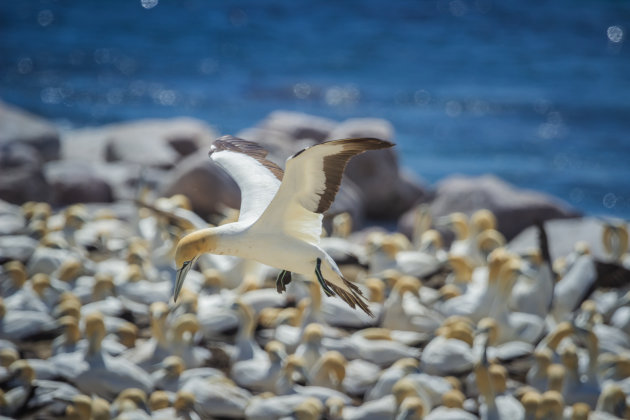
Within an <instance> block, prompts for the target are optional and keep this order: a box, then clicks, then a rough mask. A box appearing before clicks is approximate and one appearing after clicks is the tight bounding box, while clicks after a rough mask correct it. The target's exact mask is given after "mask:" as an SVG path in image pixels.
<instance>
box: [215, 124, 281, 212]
mask: <svg viewBox="0 0 630 420" xmlns="http://www.w3.org/2000/svg"><path fill="white" fill-rule="evenodd" d="M266 156H267V151H266V150H265V149H264V148H263V147H262V146H260V145H259V144H257V143H254V142H251V141H247V140H242V139H239V138H236V137H233V136H223V137H220V138H218V139H217V140H215V142H214V143H213V144H212V146H211V148H210V158H211V159H212V160H213V161H215V162H216V163H217V164H219V166H221V167H222V168H223V169H225V170H226V171H227V172H228V173H229V174H230V176H231V177H232V178H234V180H235V181H236V183H237V184H238V186H239V188H240V189H241V210H240V214H239V217H238V221H239V222H245V223H254V222H255V221H256V220H257V219H258V218H259V217H260V215H262V214H263V212H264V211H265V209H266V208H267V206H268V205H269V203H271V201H272V199H273V197H274V196H275V195H276V192H277V191H278V188H280V183H281V181H282V175H283V172H282V169H281V168H280V167H279V166H278V165H276V164H275V163H273V162H271V161H269V160H267V159H266Z"/></svg>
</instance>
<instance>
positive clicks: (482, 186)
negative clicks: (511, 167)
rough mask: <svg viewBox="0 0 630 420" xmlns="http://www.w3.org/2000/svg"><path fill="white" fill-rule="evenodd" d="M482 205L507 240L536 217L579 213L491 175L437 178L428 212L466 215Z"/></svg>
mask: <svg viewBox="0 0 630 420" xmlns="http://www.w3.org/2000/svg"><path fill="white" fill-rule="evenodd" d="M483 208H485V209H488V210H490V211H492V212H493V213H494V214H495V216H496V218H497V225H498V226H497V228H498V230H499V231H501V232H502V233H503V235H505V237H506V239H508V240H510V239H511V238H513V237H514V236H516V235H517V234H518V233H519V232H521V231H522V230H523V229H525V228H526V227H528V226H531V225H532V224H533V223H534V222H536V221H538V220H539V221H545V220H549V219H561V218H571V217H577V216H578V215H579V213H578V212H577V211H576V210H574V209H572V208H570V207H569V206H568V205H567V204H565V203H563V202H561V201H560V200H558V199H556V198H554V197H551V196H549V195H546V194H543V193H540V192H536V191H529V190H522V189H518V188H516V187H514V186H513V185H510V184H508V183H507V182H505V181H503V180H501V179H499V178H498V177H496V176H494V175H483V176H479V177H466V176H461V175H454V176H451V177H449V178H447V179H445V180H443V181H441V182H440V183H439V184H438V186H437V191H436V197H435V199H434V200H433V202H432V203H431V214H432V215H433V217H434V218H437V217H440V216H445V215H447V214H450V213H453V212H456V211H460V212H464V213H466V214H468V215H470V214H472V213H473V212H474V211H475V210H479V209H483Z"/></svg>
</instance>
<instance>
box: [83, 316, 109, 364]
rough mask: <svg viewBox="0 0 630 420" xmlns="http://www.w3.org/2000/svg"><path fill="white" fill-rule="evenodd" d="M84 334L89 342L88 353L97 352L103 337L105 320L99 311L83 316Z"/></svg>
mask: <svg viewBox="0 0 630 420" xmlns="http://www.w3.org/2000/svg"><path fill="white" fill-rule="evenodd" d="M85 336H86V338H87V339H88V342H89V349H88V352H89V354H95V353H97V352H99V351H100V350H101V343H102V341H103V338H105V321H104V320H103V315H102V314H101V313H100V312H94V313H91V314H89V315H88V316H86V317H85Z"/></svg>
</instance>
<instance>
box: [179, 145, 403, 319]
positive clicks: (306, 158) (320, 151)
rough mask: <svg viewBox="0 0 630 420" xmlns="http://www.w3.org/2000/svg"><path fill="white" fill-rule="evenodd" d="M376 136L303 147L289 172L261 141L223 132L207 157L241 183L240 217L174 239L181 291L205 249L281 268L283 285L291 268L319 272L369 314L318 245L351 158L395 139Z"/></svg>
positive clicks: (327, 286) (331, 290) (329, 288)
mask: <svg viewBox="0 0 630 420" xmlns="http://www.w3.org/2000/svg"><path fill="white" fill-rule="evenodd" d="M392 146H393V144H392V143H390V142H387V141H383V140H378V139H366V138H364V139H344V140H335V141H329V142H325V143H321V144H318V145H315V146H313V147H309V148H306V149H304V150H301V151H300V152H298V153H296V154H295V155H293V156H292V157H291V158H289V159H288V160H287V162H286V173H283V171H282V169H280V167H278V166H277V165H276V164H274V163H273V162H270V161H268V160H267V159H265V156H266V155H267V151H266V150H264V149H263V148H262V147H261V146H259V145H258V144H256V143H253V142H249V141H245V140H241V139H237V138H235V137H231V136H224V137H221V138H219V139H218V140H216V141H215V142H214V144H213V146H212V148H211V150H210V157H211V158H212V160H214V161H215V162H216V163H218V164H219V165H221V166H222V167H223V168H224V169H225V170H227V171H228V172H229V173H230V174H231V175H232V177H233V178H234V179H235V181H236V183H237V184H238V185H239V188H240V189H241V197H242V200H241V210H240V214H239V218H238V221H236V222H233V223H227V224H224V225H222V226H218V227H214V228H206V229H202V230H199V231H196V232H193V233H190V234H188V235H186V236H185V237H184V238H182V239H181V240H180V242H179V243H178V244H177V249H176V251H175V262H176V264H177V269H178V271H177V279H176V283H175V290H174V296H175V298H177V296H178V294H179V291H180V290H181V287H182V284H183V283H184V279H185V278H186V274H187V273H188V271H189V270H190V269H191V268H192V266H193V265H194V262H195V260H196V259H197V258H198V257H199V255H201V254H203V253H207V252H210V253H214V254H226V255H235V256H239V257H243V258H248V259H253V260H256V261H259V262H261V263H264V264H267V265H270V266H273V267H276V268H279V269H281V270H282V271H281V272H280V274H279V275H278V279H277V282H276V286H277V290H278V291H279V292H281V291H284V290H285V285H286V284H288V283H289V282H290V281H291V273H292V272H293V273H299V274H302V275H305V276H307V277H308V278H309V279H310V277H311V276H312V275H313V273H315V276H316V277H317V280H318V281H319V283H320V285H321V286H322V288H323V289H324V291H325V292H326V294H327V295H328V296H332V295H335V294H336V295H338V296H339V297H340V298H341V299H343V300H345V301H346V302H347V303H348V304H349V305H350V306H352V307H355V306H359V307H360V308H361V309H362V310H363V311H365V312H366V313H368V314H371V312H370V309H369V308H368V305H367V303H366V302H365V301H364V300H363V297H362V294H361V291H360V289H359V288H358V287H357V286H356V285H354V284H353V283H351V282H349V281H347V280H346V279H345V278H344V277H343V275H342V274H341V271H340V270H339V268H338V267H337V264H336V263H335V262H334V260H333V259H332V258H331V257H330V256H329V255H328V254H326V252H324V251H323V250H322V249H321V248H320V246H319V241H320V236H321V232H322V218H323V216H322V213H323V212H324V211H326V210H328V208H329V207H330V205H331V204H332V202H333V200H334V198H335V195H336V193H337V191H338V190H339V184H340V183H341V177H342V174H343V170H344V168H345V166H346V163H347V162H348V160H350V158H351V157H352V156H354V155H357V154H359V153H362V152H364V151H367V150H375V149H383V148H386V147H392Z"/></svg>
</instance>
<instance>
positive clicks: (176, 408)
mask: <svg viewBox="0 0 630 420" xmlns="http://www.w3.org/2000/svg"><path fill="white" fill-rule="evenodd" d="M194 406H195V396H194V395H193V394H192V393H190V392H186V391H179V392H178V393H177V394H176V395H175V401H173V406H172V407H165V408H158V409H155V410H152V412H151V419H152V420H201V417H199V414H197V413H196V412H195V410H194Z"/></svg>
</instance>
